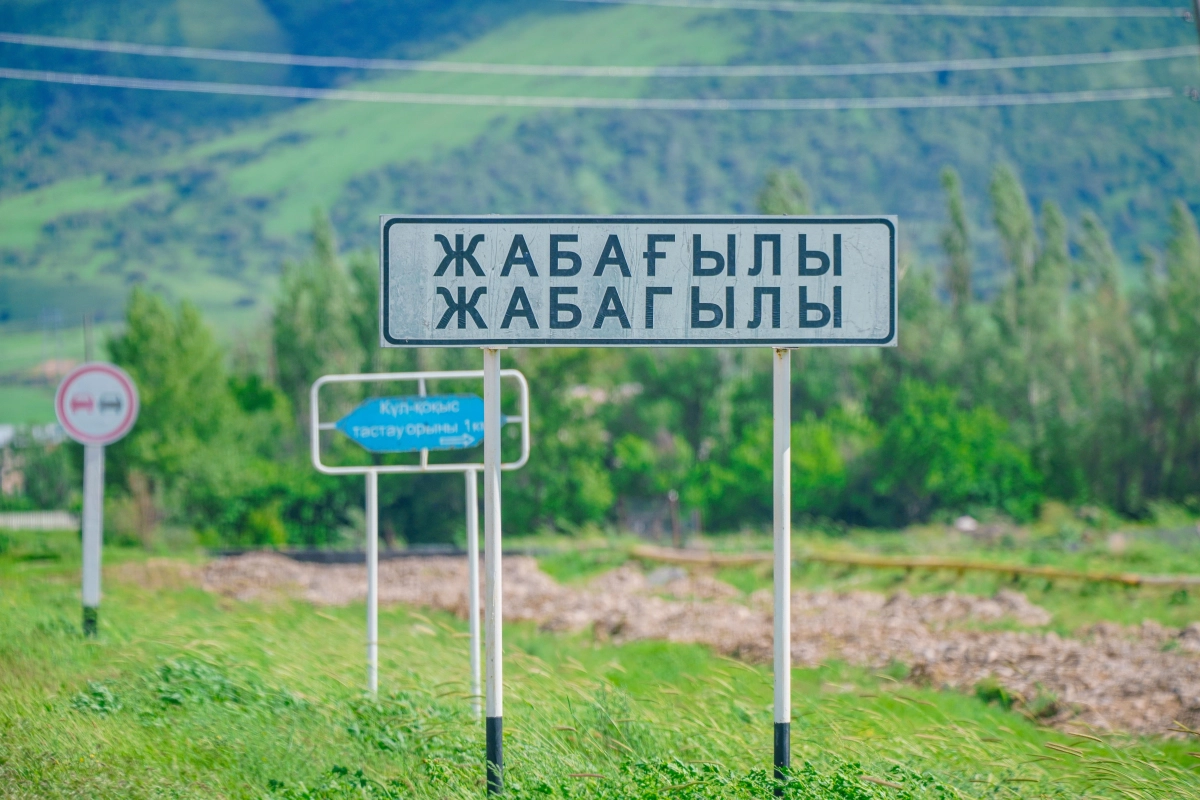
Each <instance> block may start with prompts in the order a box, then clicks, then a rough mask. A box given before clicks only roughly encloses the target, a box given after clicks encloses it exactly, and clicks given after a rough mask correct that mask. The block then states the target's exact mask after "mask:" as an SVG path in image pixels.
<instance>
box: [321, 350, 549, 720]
mask: <svg viewBox="0 0 1200 800" xmlns="http://www.w3.org/2000/svg"><path fill="white" fill-rule="evenodd" d="M488 377H491V376H490V375H488V374H487V373H486V372H485V370H478V369H474V370H446V371H440V372H380V373H355V374H349V375H325V376H323V377H321V378H318V379H317V381H316V382H315V383H313V385H312V389H311V390H310V392H309V422H310V428H309V438H310V446H311V455H312V462H313V466H314V467H316V469H317V471H318V472H323V473H325V474H326V475H363V476H365V477H366V528H367V530H366V539H367V541H366V551H367V689H368V690H369V691H370V692H371V694H377V693H378V691H379V476H380V474H390V473H409V474H411V473H434V472H461V473H463V477H464V479H465V482H466V502H467V607H468V608H469V609H471V613H470V615H469V624H470V631H471V706H472V708H473V710H474V712H475V716H476V717H478V716H479V715H480V713H481V711H482V707H481V703H480V700H481V697H482V694H481V690H482V687H481V681H480V661H479V658H480V647H479V638H480V637H479V507H478V494H477V492H478V489H477V485H476V484H477V476H478V473H479V472H480V471H483V470H484V467H485V463H484V462H452V463H446V464H430V463H429V451H428V450H421V451H419V454H420V462H419V463H418V464H388V465H378V466H376V465H363V466H351V467H337V466H332V465H329V464H325V463H323V462H322V461H321V432H322V431H329V430H336V428H337V423H336V422H321V415H320V405H319V402H320V391H321V387H322V386H327V385H329V384H334V383H388V382H396V381H415V382H416V383H417V387H418V393H419V394H420V395H421V396H424V395H425V382H426V381H430V380H463V379H485V383H486V378H488ZM503 378H511V379H513V380H515V381H516V382H517V386H518V387H519V389H520V392H519V406H520V409H521V413H520V414H519V415H518V416H515V417H505V418H504V422H506V423H509V422H515V423H519V424H520V425H521V457H520V458H518V459H517V460H516V461H509V462H504V463H501V464H499V465H498V467H499V469H501V470H513V469H520V468H521V467H523V466H525V462H527V461H528V460H529V382H528V381H527V380H525V376H524V375H522V374H521V372H520V371H519V370H515V369H504V370H499V374H498V375H496V376H495V379H494V380H495V383H496V386H495V387H494V391H495V396H496V397H497V399H498V398H499V391H498V390H499V382H500V379H503ZM486 394H488V392H487V387H486V386H485V395H486ZM485 424H486V421H485ZM499 427H500V426H499V425H496V426H495V430H494V431H489V430H487V429H486V428H485V431H484V449H485V452H486V451H487V450H489V441H490V440H489V439H488V438H487V437H488V435H491V436H492V439H495V438H496V437H497V436H498V434H499ZM498 444H499V443H498V442H495V441H491V445H492V447H494V452H495V453H497V454H498V453H499V447H498ZM486 461H487V457H486V455H485V462H486ZM485 488H486V487H485ZM486 555H487V556H488V558H489V559H491V558H492V555H493V554H492V552H491V549H490V548H489V550H488V551H487V553H486ZM497 567H498V565H497ZM489 583H490V582H489Z"/></svg>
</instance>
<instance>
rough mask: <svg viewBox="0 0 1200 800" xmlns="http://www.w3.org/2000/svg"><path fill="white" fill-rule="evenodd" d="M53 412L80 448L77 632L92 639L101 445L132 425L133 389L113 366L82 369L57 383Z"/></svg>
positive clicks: (100, 527)
mask: <svg viewBox="0 0 1200 800" xmlns="http://www.w3.org/2000/svg"><path fill="white" fill-rule="evenodd" d="M54 411H55V414H56V415H57V416H58V423H59V424H60V425H62V427H63V430H64V431H66V433H67V435H68V436H70V437H71V438H72V439H74V440H75V441H77V442H79V443H80V444H82V445H83V587H82V589H83V590H82V594H83V633H84V635H85V636H95V635H96V632H97V627H98V625H99V616H100V554H101V549H102V548H101V546H102V544H103V541H104V446H105V445H108V444H112V443H113V442H115V441H117V440H119V439H120V438H121V437H123V436H124V435H125V434H127V433H129V429H130V428H132V427H133V423H135V422H136V421H137V415H138V393H137V387H136V386H134V384H133V380H132V379H131V378H130V377H129V375H127V374H126V373H125V370H123V369H121V368H120V367H118V366H115V365H113V364H106V363H101V362H91V363H87V364H83V365H81V366H78V367H76V368H75V369H73V370H71V372H70V373H69V374H68V375H67V376H66V377H65V378H63V380H62V383H60V384H59V386H58V392H57V393H56V394H55V396H54Z"/></svg>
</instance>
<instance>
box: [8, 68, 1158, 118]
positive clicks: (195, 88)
mask: <svg viewBox="0 0 1200 800" xmlns="http://www.w3.org/2000/svg"><path fill="white" fill-rule="evenodd" d="M0 79H9V80H26V81H36V82H41V83H52V84H67V85H74V86H95V87H106V88H114V89H141V90H148V91H160V92H187V93H193V94H215V95H238V96H249V97H275V98H285V99H296V100H340V101H347V102H359V103H396V104H405V105H449V106H489V107H508V108H573V109H616V110H648V111H840V110H852V109H918V108H981V107H1002V106H1035V105H1037V106H1040V105H1059V104H1068V103H1071V104H1073V103H1099V102H1114V101H1133V100H1161V99H1167V98H1171V97H1174V96H1175V95H1176V92H1175V90H1174V89H1171V88H1167V87H1142V88H1135V89H1089V90H1084V91H1076V92H1036V93H1007V94H990V95H933V96H916V97H819V98H807V99H796V98H748V99H732V98H647V97H635V98H628V97H561V96H548V95H547V96H539V95H492V94H447V93H434V92H382V91H367V90H360V89H316V88H308V87H300V86H271V85H263V84H249V83H219V82H212V81H180V80H167V79H161V78H130V77H121V76H113V75H93V74H87V73H78V72H52V71H45V70H26V69H14V68H10V67H0Z"/></svg>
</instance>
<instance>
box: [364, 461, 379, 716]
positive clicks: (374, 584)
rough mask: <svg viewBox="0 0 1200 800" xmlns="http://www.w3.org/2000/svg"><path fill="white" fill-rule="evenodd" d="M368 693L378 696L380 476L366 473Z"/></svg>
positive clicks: (370, 471) (369, 471)
mask: <svg viewBox="0 0 1200 800" xmlns="http://www.w3.org/2000/svg"><path fill="white" fill-rule="evenodd" d="M366 481H367V486H366V509H365V510H366V514H367V520H366V522H367V525H366V528H367V541H366V550H367V691H368V692H370V693H371V694H372V695H375V694H378V693H379V473H378V472H376V471H375V470H373V469H371V470H367V474H366Z"/></svg>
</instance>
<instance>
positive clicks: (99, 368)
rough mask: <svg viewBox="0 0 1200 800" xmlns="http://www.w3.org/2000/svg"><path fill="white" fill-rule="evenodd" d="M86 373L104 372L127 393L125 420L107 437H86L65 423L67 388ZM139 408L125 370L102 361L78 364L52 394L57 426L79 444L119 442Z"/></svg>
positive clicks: (137, 399)
mask: <svg viewBox="0 0 1200 800" xmlns="http://www.w3.org/2000/svg"><path fill="white" fill-rule="evenodd" d="M88 372H104V373H107V374H108V375H110V376H112V377H113V378H115V379H116V380H117V382H118V383H120V384H121V385H122V386H124V387H125V391H126V393H128V395H129V398H130V400H131V402H130V403H129V409H128V410H127V411H126V412H125V419H123V420H121V424H120V425H119V426H118V427H117V429H116V430H114V431H113V432H112V433H111V434H109V435H108V436H88V435H86V434H84V433H82V432H81V431H78V430H76V429H75V428H74V426H72V425H71V424H69V423H68V422H67V421H66V409H65V408H64V404H65V403H66V394H67V391H66V390H67V387H68V386H70V385H71V383H72V381H74V380H75V379H76V378H78V377H79V376H81V375H84V374H86V373H88ZM140 408H141V401H140V399H139V398H138V392H137V387H136V386H135V385H134V383H133V379H132V378H130V377H129V375H128V374H127V373H126V372H125V370H123V369H121V368H120V367H118V366H117V365H115V364H108V363H105V362H102V361H101V362H97V361H91V362H88V363H87V364H80V365H79V366H78V367H76V368H75V369H73V370H71V371H70V372H68V373H67V375H66V377H64V378H63V379H62V383H60V384H59V385H58V391H56V392H55V394H54V413H55V416H57V417H58V424H59V425H62V428H63V430H64V431H66V433H67V435H68V436H70V437H71V438H72V439H74V440H75V441H77V442H79V443H80V444H98V445H106V444H112V443H113V442H116V441H118V440H120V439H121V438H123V437H124V436H125V434H127V433H129V430H130V429H131V428H132V427H133V424H134V423H135V422H137V416H138V411H139V410H140Z"/></svg>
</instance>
